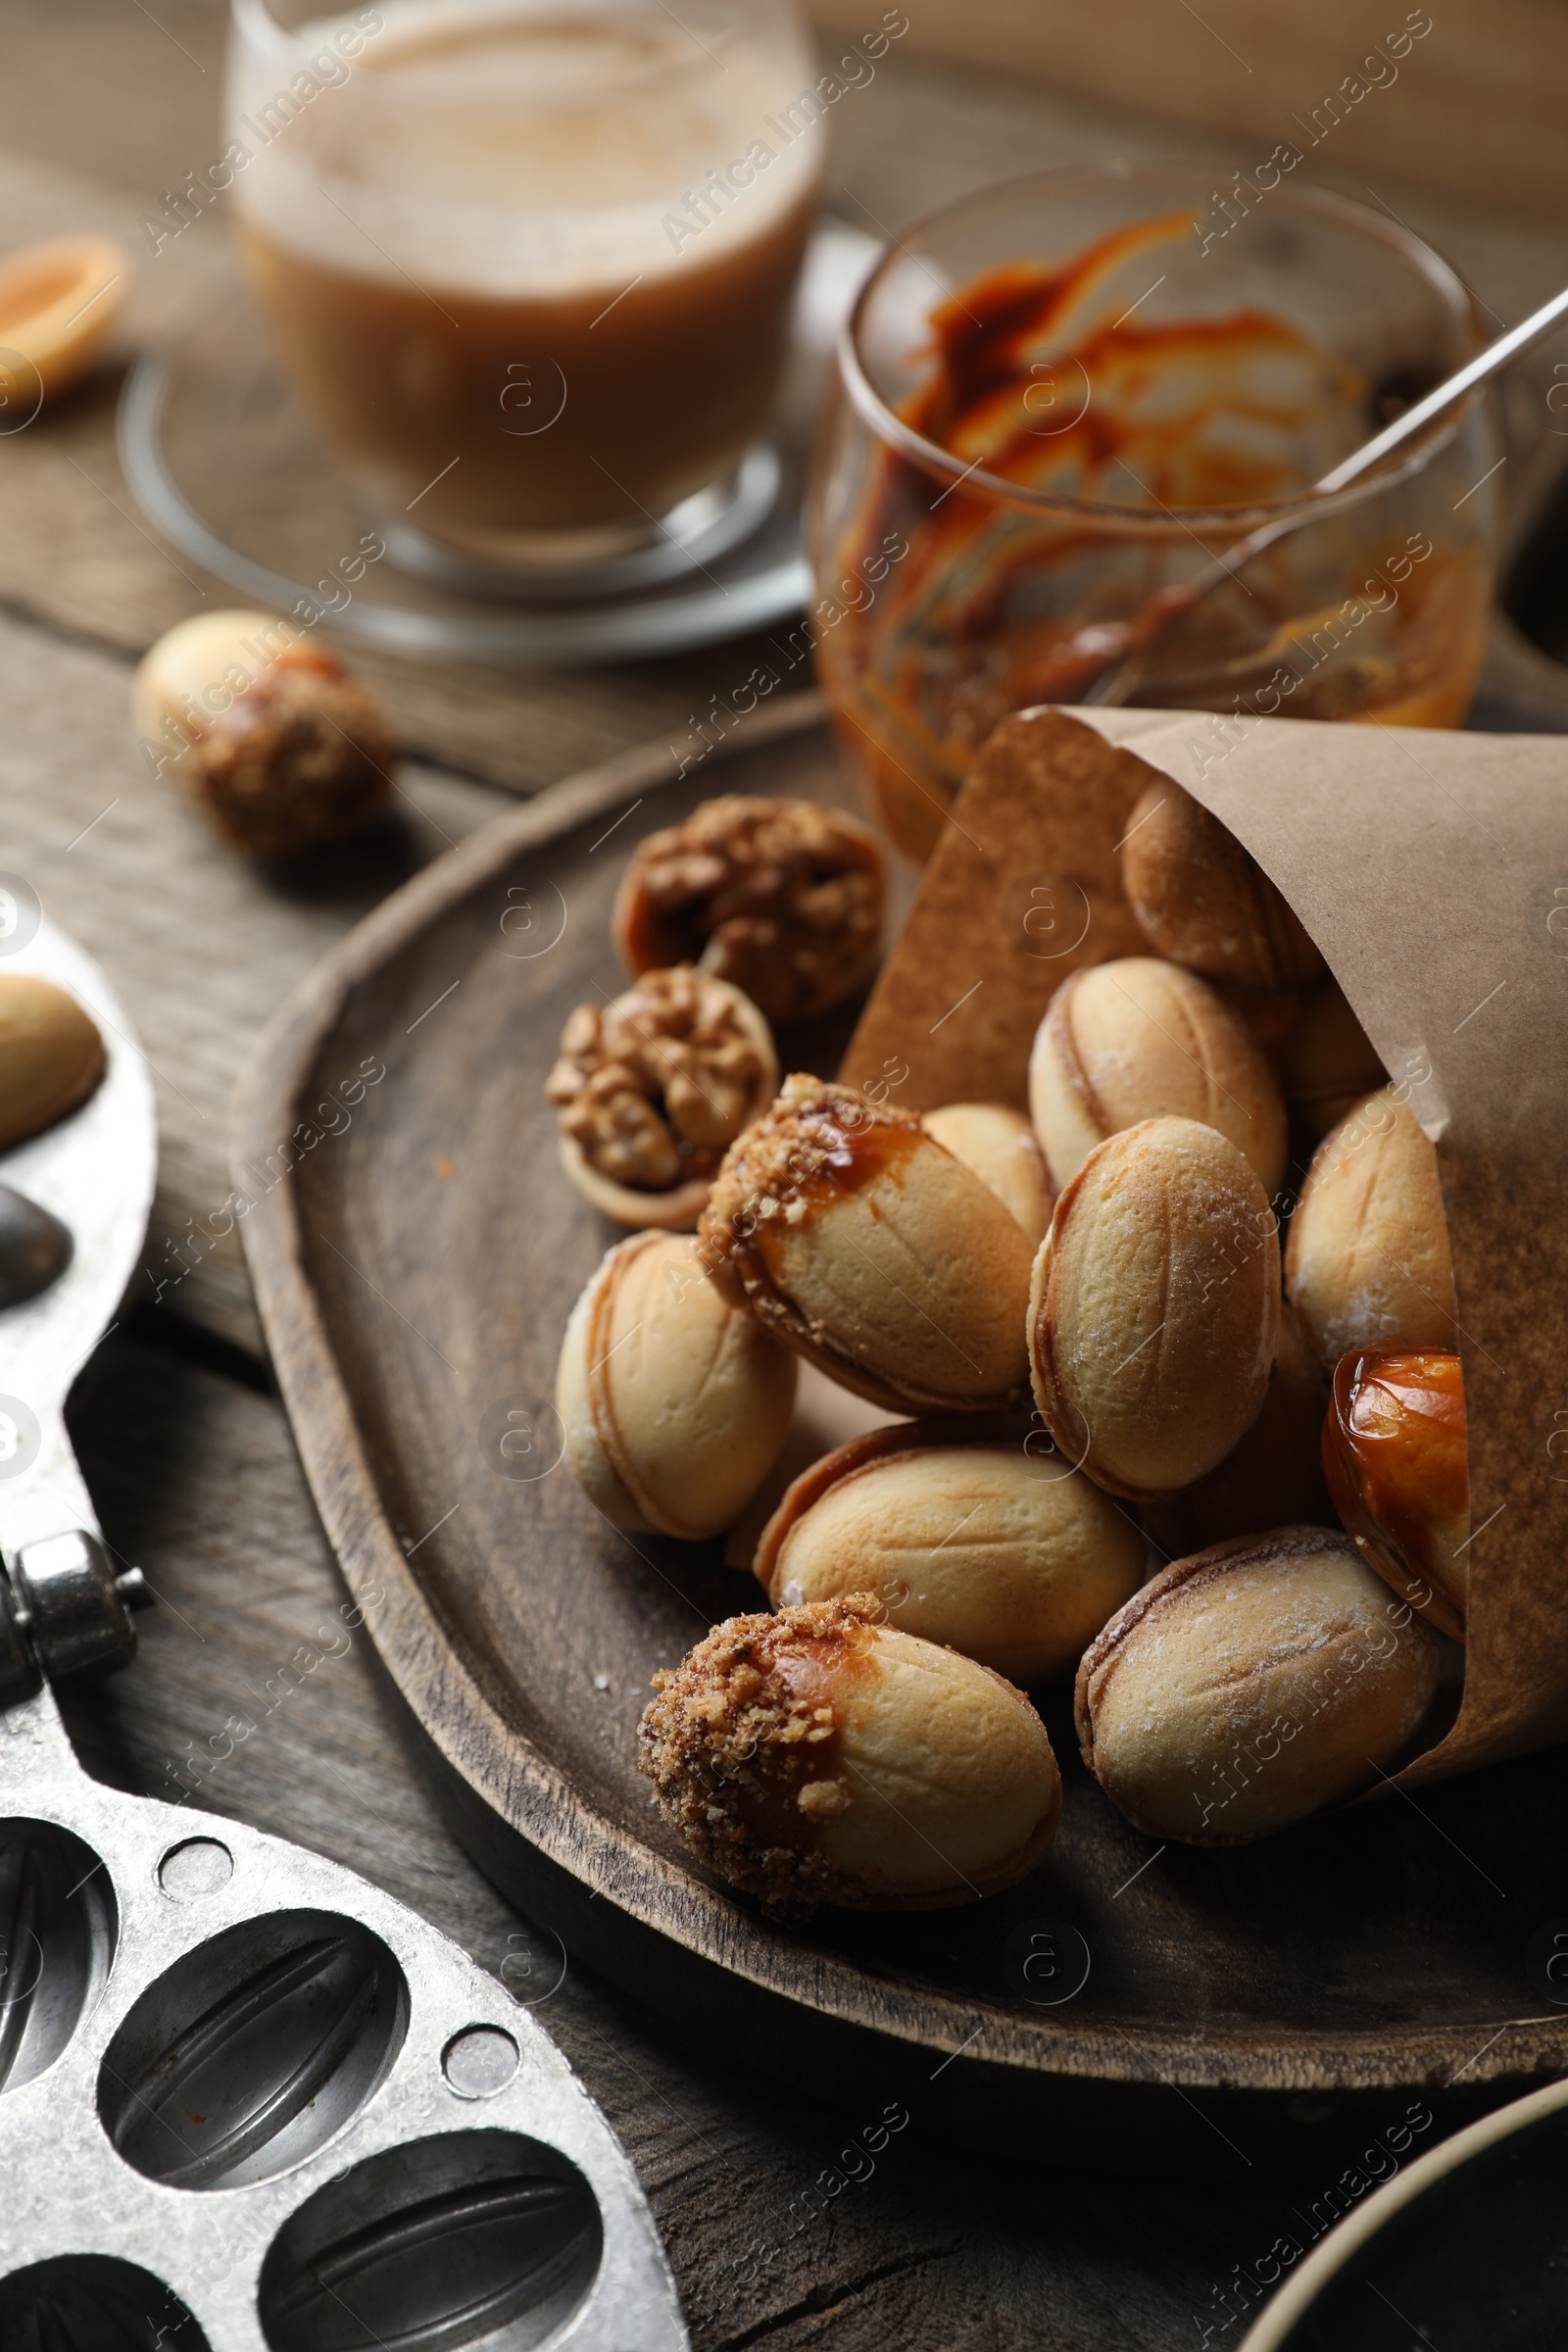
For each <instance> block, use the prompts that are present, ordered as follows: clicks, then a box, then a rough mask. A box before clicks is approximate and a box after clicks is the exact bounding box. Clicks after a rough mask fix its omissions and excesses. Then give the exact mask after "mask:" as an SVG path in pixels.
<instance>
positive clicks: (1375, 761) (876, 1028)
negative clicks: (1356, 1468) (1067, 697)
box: [844, 710, 1568, 1782]
mask: <svg viewBox="0 0 1568 2352" xmlns="http://www.w3.org/2000/svg"><path fill="white" fill-rule="evenodd" d="M1162 775H1163V776H1170V777H1174V778H1175V780H1176V781H1177V782H1178V783H1179V784H1181V785H1183V786H1184V787H1185V788H1186V790H1187V791H1189V792H1190V793H1192V794H1193V795H1194V797H1195V798H1196V799H1198V800H1200V801H1201V802H1202V803H1203V805H1204V806H1205V807H1206V808H1207V809H1210V810H1211V811H1212V812H1213V814H1214V815H1216V816H1217V817H1219V818H1220V819H1221V820H1222V821H1223V822H1224V823H1225V824H1226V825H1228V826H1229V827H1230V829H1231V831H1232V832H1233V833H1234V834H1235V835H1236V836H1237V838H1238V839H1239V840H1240V841H1241V842H1243V843H1244V844H1245V846H1246V847H1247V848H1248V849H1249V850H1250V852H1251V854H1252V856H1253V857H1254V858H1256V859H1257V862H1258V863H1259V865H1261V866H1262V868H1263V870H1264V871H1265V873H1267V874H1268V875H1269V877H1270V878H1271V879H1272V880H1273V881H1274V882H1275V883H1276V884H1277V885H1278V887H1279V888H1280V890H1281V891H1283V893H1284V894H1285V896H1286V898H1287V899H1288V900H1289V901H1290V903H1291V905H1292V906H1293V907H1295V909H1296V911H1297V913H1298V914H1299V916H1300V918H1301V921H1302V922H1303V923H1304V924H1305V926H1306V928H1307V930H1308V931H1309V932H1310V933H1311V935H1312V937H1313V939H1314V940H1315V941H1316V942H1317V945H1318V947H1319V949H1320V950H1321V951H1322V954H1323V956H1324V958H1325V959H1326V961H1327V963H1328V965H1329V968H1330V970H1331V971H1332V972H1333V974H1334V976H1335V978H1336V979H1337V980H1338V981H1339V983H1340V986H1341V987H1342V988H1343V989H1344V991H1345V994H1346V996H1347V997H1348V999H1349V1002H1350V1005H1351V1006H1352V1008H1353V1010H1354V1011H1355V1013H1356V1014H1357V1016H1358V1018H1359V1019H1360V1021H1361V1023H1362V1025H1363V1027H1364V1028H1365V1029H1366V1031H1367V1034H1368V1035H1369V1036H1370V1038H1371V1040H1372V1042H1373V1044H1374V1045H1375V1046H1376V1048H1377V1050H1378V1052H1379V1054H1381V1055H1382V1057H1383V1060H1384V1063H1385V1065H1386V1067H1387V1068H1388V1069H1389V1071H1390V1072H1391V1073H1392V1075H1393V1076H1394V1078H1395V1079H1396V1080H1397V1081H1400V1082H1402V1083H1403V1084H1404V1085H1406V1086H1407V1087H1408V1089H1409V1099H1410V1105H1411V1108H1412V1110H1413V1111H1414V1112H1415V1115H1416V1117H1417V1118H1418V1119H1419V1120H1420V1122H1421V1124H1422V1126H1423V1127H1424V1128H1425V1129H1426V1131H1427V1133H1428V1134H1429V1135H1430V1136H1431V1137H1432V1139H1433V1141H1434V1143H1435V1144H1436V1146H1437V1151H1438V1165H1439V1170H1440V1174H1441V1177H1442V1183H1443V1197H1444V1201H1445V1205H1446V1211H1447V1219H1448V1234H1449V1240H1450V1243H1451V1246H1452V1251H1453V1271H1454V1281H1455V1285H1456V1288H1457V1294H1458V1310H1459V1313H1458V1327H1457V1331H1456V1334H1455V1344H1456V1345H1457V1347H1458V1349H1459V1353H1460V1357H1461V1359H1462V1362H1463V1366H1464V1385H1465V1406H1466V1418H1467V1427H1468V1437H1469V1455H1470V1517H1471V1526H1472V1528H1473V1530H1474V1531H1475V1532H1474V1534H1473V1535H1472V1537H1471V1540H1470V1550H1469V1563H1470V1573H1469V1586H1470V1591H1469V1608H1468V1617H1469V1626H1468V1631H1469V1641H1468V1646H1467V1651H1466V1664H1465V1679H1464V1691H1463V1696H1462V1699H1461V1702H1460V1706H1459V1711H1458V1715H1457V1718H1456V1719H1455V1720H1454V1721H1453V1723H1452V1726H1451V1728H1450V1729H1449V1730H1448V1731H1447V1733H1446V1736H1445V1737H1444V1738H1442V1739H1441V1740H1438V1741H1437V1743H1436V1744H1435V1745H1433V1746H1431V1747H1429V1748H1428V1749H1427V1750H1426V1751H1425V1752H1424V1753H1423V1754H1421V1755H1419V1756H1418V1757H1417V1758H1416V1760H1415V1761H1414V1763H1412V1764H1410V1765H1409V1766H1408V1767H1407V1768H1406V1770H1405V1772H1404V1773H1403V1774H1402V1775H1401V1776H1400V1778H1401V1780H1403V1781H1405V1782H1417V1781H1422V1780H1431V1779H1437V1778H1440V1777H1443V1776H1445V1775H1446V1774H1449V1773H1454V1772H1459V1771H1462V1770H1465V1769H1467V1768H1468V1767H1470V1766H1472V1765H1476V1764H1481V1763H1490V1762H1493V1761H1495V1760H1496V1759H1498V1758H1501V1757H1503V1756H1508V1755H1516V1754H1519V1753H1521V1752H1523V1751H1525V1750H1528V1749H1530V1748H1534V1747H1542V1746H1544V1745H1546V1744H1547V1743H1548V1742H1549V1741H1551V1740H1558V1739H1562V1738H1564V1737H1568V742H1565V741H1564V740H1563V738H1561V737H1559V736H1526V735H1469V734H1441V733H1430V732H1427V731H1425V730H1419V729H1415V728H1397V727H1377V726H1368V727H1357V726H1341V727H1336V726H1325V725H1321V724H1317V725H1314V724H1312V723H1310V722H1306V721H1302V720H1295V719H1222V718H1218V717H1210V716H1206V715H1204V714H1202V713H1195V712H1192V711H1183V712H1179V713H1178V712H1169V711H1105V712H1094V711H1082V712H1078V713H1075V714H1069V713H1067V712H1066V711H1055V710H1049V711H1047V710H1042V711H1023V712H1020V713H1019V714H1018V715H1017V716H1016V717H1013V718H1009V719H1005V721H1004V722H1003V724H1002V725H1001V726H1000V727H999V728H998V729H997V731H996V733H995V734H994V735H993V736H992V738H991V740H990V742H989V743H988V744H987V745H986V747H985V749H984V750H983V751H982V753H981V754H980V757H979V759H978V760H976V762H975V765H974V767H973V768H972V769H971V770H970V773H969V776H968V779H967V781H966V782H965V784H964V787H963V790H962V792H961V793H960V795H959V797H958V800H957V804H956V808H955V809H954V811H953V816H952V820H951V822H950V823H949V825H948V827H947V830H946V831H945V833H944V835H943V838H942V841H941V843H940V845H939V847H938V849H937V852H936V855H935V856H934V858H932V861H931V864H930V867H929V868H928V870H927V873H926V877H925V881H924V883H923V885H922V888H921V890H920V894H919V896H918V898H917V899H916V901H915V903H914V906H913V908H912V909H911V911H910V914H909V917H908V920H907V924H906V926H905V929H904V932H903V934H902V936H901V938H900V940H899V944H898V946H897V948H896V949H895V951H894V953H893V955H892V956H890V957H889V959H888V962H887V964H886V966H885V967H884V970H883V973H882V976H881V978H880V980H879V982H878V984H877V987H876V990H875V992H874V994H873V995H872V997H871V1000H870V1002H869V1004H868V1005H867V1006H866V1009H865V1012H864V1015H863V1017H862V1019H861V1021H860V1025H859V1028H858V1031H857V1032H856V1036H855V1038H854V1040H853V1042H852V1045H851V1048H850V1052H849V1054H848V1056H847V1058H846V1061H845V1065H844V1066H845V1069H846V1071H847V1072H848V1071H853V1070H865V1069H877V1068H881V1067H882V1066H883V1065H884V1063H885V1061H887V1060H889V1059H890V1058H893V1057H897V1058H898V1059H901V1060H903V1061H905V1062H907V1064H908V1070H909V1075H908V1078H907V1081H906V1082H905V1083H904V1084H903V1085H902V1086H901V1088H900V1089H899V1091H898V1094H897V1095H896V1096H895V1097H894V1100H896V1101H897V1102H899V1103H901V1104H903V1105H904V1106H906V1107H907V1108H910V1109H920V1110H929V1109H934V1108H935V1107H936V1106H937V1105H938V1104H939V1103H953V1102H975V1101H978V1100H981V1099H992V1100H997V1101H1002V1102H1007V1103H1016V1104H1018V1105H1019V1106H1021V1107H1023V1106H1026V1102H1027V1088H1026V1071H1027V1063H1028V1055H1029V1047H1030V1044H1031V1041H1032V1039H1033V1036H1034V1032H1035V1029H1036V1026H1037V1025H1038V1023H1039V1021H1040V1018H1041V1016H1042V1014H1043V1013H1044V1011H1045V1009H1046V1005H1048V1003H1049V1002H1050V999H1051V997H1052V995H1053V993H1054V990H1055V989H1056V987H1057V986H1058V985H1059V984H1060V982H1061V981H1062V980H1063V979H1064V978H1065V977H1066V975H1067V974H1068V973H1069V972H1070V971H1073V970H1075V969H1076V968H1077V967H1078V966H1079V965H1081V964H1089V963H1100V962H1103V961H1104V960H1106V958H1108V957H1110V956H1128V955H1148V954H1150V953H1152V950H1151V949H1150V946H1149V942H1148V940H1147V938H1146V937H1145V935H1144V934H1143V932H1142V931H1141V930H1140V929H1139V927H1138V924H1137V923H1136V921H1135V919H1134V917H1133V915H1132V912H1131V910H1130V908H1129V907H1128V906H1127V904H1126V901H1125V900H1124V898H1123V896H1122V892H1121V884H1120V877H1119V871H1118V859H1117V856H1116V850H1117V845H1118V844H1119V843H1120V841H1121V839H1122V837H1123V835H1124V834H1125V832H1126V830H1127V825H1128V821H1129V815H1130V811H1131V809H1132V808H1133V805H1134V803H1135V802H1136V801H1137V800H1138V798H1139V796H1140V794H1141V793H1142V792H1143V791H1144V789H1145V787H1146V786H1147V785H1149V784H1150V783H1151V782H1152V781H1154V780H1156V779H1157V778H1158V777H1160V776H1162ZM1300 1174H1301V1172H1300V1171H1297V1172H1296V1174H1295V1179H1294V1180H1295V1182H1296V1183H1297V1184H1299V1182H1300Z"/></svg>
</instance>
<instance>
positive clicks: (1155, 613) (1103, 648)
mask: <svg viewBox="0 0 1568 2352" xmlns="http://www.w3.org/2000/svg"><path fill="white" fill-rule="evenodd" d="M1565 316H1568V287H1564V289H1563V291H1562V292H1561V293H1560V294H1554V295H1553V296H1552V298H1551V300H1550V301H1549V302H1544V303H1543V304H1542V306H1541V308H1540V310H1539V311H1532V312H1531V314H1530V316H1529V318H1528V319H1521V320H1520V322H1519V324H1518V325H1517V326H1511V327H1510V328H1509V329H1508V331H1507V333H1506V334H1504V335H1499V336H1498V337H1497V339H1496V341H1495V343H1489V344H1488V345H1487V348H1486V350H1485V351H1481V352H1478V353H1477V354H1476V356H1475V358H1474V359H1473V360H1467V361H1466V363H1465V365H1464V366H1463V367H1462V368H1458V369H1456V370H1455V372H1454V373H1453V374H1452V375H1450V376H1447V377H1446V378H1445V380H1444V381H1443V382H1442V383H1441V384H1439V385H1437V386H1436V388H1435V389H1434V390H1433V391H1431V392H1428V393H1426V394H1424V395H1423V397H1422V398H1421V399H1420V400H1418V401H1416V402H1415V403H1414V404H1413V405H1412V406H1411V407H1410V408H1408V409H1406V410H1405V412H1404V414H1403V416H1402V417H1396V418H1395V420H1394V422H1393V423H1392V424H1387V425H1385V426H1384V428H1383V430H1382V431H1381V432H1380V433H1374V434H1373V436H1372V438H1371V440H1370V441H1367V442H1364V443H1363V444H1362V446H1361V447H1360V448H1359V449H1357V450H1354V451H1352V452H1351V454H1350V456H1349V457H1348V458H1342V459H1341V461H1340V463H1339V465H1338V466H1333V467H1332V468H1331V469H1330V470H1329V472H1327V473H1326V474H1324V476H1323V478H1322V480H1321V481H1318V482H1315V483H1314V484H1313V485H1312V487H1313V490H1314V493H1315V494H1317V495H1318V496H1322V497H1326V496H1328V495H1329V494H1330V493H1331V492H1333V491H1335V490H1344V489H1346V488H1347V487H1348V485H1349V484H1350V483H1351V482H1356V481H1359V480H1360V479H1361V476H1362V475H1363V474H1365V473H1368V472H1370V471H1371V469H1372V467H1373V466H1376V465H1378V464H1379V463H1380V462H1381V461H1382V460H1383V459H1384V458H1386V457H1388V456H1389V455H1390V454H1391V453H1392V452H1393V451H1394V450H1397V449H1402V448H1403V447H1404V445H1405V443H1406V442H1408V441H1413V440H1414V439H1415V437H1416V435H1417V434H1418V433H1420V432H1421V431H1422V430H1423V429H1424V428H1425V427H1426V426H1427V425H1429V424H1430V423H1431V422H1432V419H1433V418H1434V417H1441V416H1442V415H1443V413H1444V411H1445V410H1446V409H1450V408H1452V407H1453V405H1454V403H1455V401H1458V400H1462V399H1463V397H1464V395H1465V394H1466V393H1467V392H1470V391H1473V390H1474V389H1475V387H1476V385H1477V384H1485V383H1490V382H1491V380H1492V378H1493V377H1494V376H1495V375H1497V374H1499V373H1500V372H1501V370H1502V369H1503V368H1506V367H1507V365H1508V363H1509V361H1510V360H1513V359H1516V358H1517V357H1518V355H1519V353H1520V352H1522V351H1528V350H1529V348H1530V346H1531V345H1532V344H1533V343H1538V342H1539V341H1540V340H1541V338H1542V336H1543V335H1544V334H1545V333H1546V331H1547V329H1548V328H1549V327H1552V326H1555V325H1556V323H1557V321H1558V319H1562V318H1564V317H1565ZM1313 519H1314V515H1313V513H1312V512H1311V511H1310V510H1308V511H1306V512H1303V513H1300V514H1294V515H1282V516H1280V517H1279V519H1278V520H1276V521H1273V522H1264V523H1260V524H1259V525H1258V527H1257V529H1256V530H1255V531H1250V532H1249V534H1248V536H1247V537H1246V538H1245V539H1243V540H1242V541H1241V542H1240V544H1239V545H1238V546H1236V547H1233V548H1231V549H1230V550H1229V552H1228V553H1227V554H1225V555H1223V556H1215V557H1214V558H1213V559H1212V561H1211V562H1210V563H1208V564H1205V565H1204V567H1203V569H1202V570H1201V572H1200V573H1199V574H1198V576H1197V578H1196V579H1193V580H1188V581H1186V582H1184V583H1183V584H1182V585H1181V586H1179V587H1170V588H1162V589H1161V590H1160V591H1159V593H1158V595H1157V596H1152V597H1151V598H1150V600H1149V602H1148V603H1147V604H1146V605H1145V606H1144V608H1143V610H1142V612H1140V613H1137V614H1135V616H1134V617H1133V619H1131V620H1128V621H1097V622H1093V623H1091V624H1090V625H1089V626H1088V627H1086V628H1082V629H1080V630H1078V632H1077V633H1076V635H1075V636H1074V637H1073V638H1072V639H1071V641H1070V643H1069V644H1068V646H1067V649H1066V651H1065V653H1064V655H1063V656H1062V658H1061V667H1062V668H1063V669H1064V670H1066V669H1069V668H1070V669H1071V670H1072V672H1073V673H1074V674H1073V680H1072V682H1073V684H1074V685H1076V687H1077V692H1076V693H1075V694H1074V695H1073V696H1072V698H1071V699H1072V700H1074V701H1075V702H1079V703H1098V704H1118V703H1122V702H1125V700H1126V698H1127V696H1128V695H1129V694H1130V693H1131V691H1132V689H1133V687H1134V685H1135V684H1136V683H1137V678H1138V674H1139V672H1140V670H1141V669H1142V668H1143V666H1144V664H1145V663H1146V662H1147V660H1148V657H1149V655H1150V654H1151V653H1152V651H1153V649H1154V648H1155V647H1156V646H1157V645H1158V643H1159V642H1160V640H1161V638H1162V637H1164V635H1165V634H1166V631H1167V630H1168V629H1169V628H1170V627H1171V625H1172V623H1173V622H1174V621H1175V620H1176V619H1177V618H1178V617H1180V616H1182V615H1185V614H1187V613H1191V612H1192V610H1193V608H1194V606H1195V605H1198V604H1201V602H1202V600H1203V598H1204V597H1205V596H1207V595H1208V594H1209V592H1210V591H1211V590H1212V589H1215V588H1218V587H1220V586H1222V585H1223V584H1224V582H1225V581H1227V580H1230V579H1233V578H1234V577H1235V575H1236V573H1237V572H1238V571H1240V570H1241V568H1242V566H1243V565H1244V564H1250V562H1251V560H1252V558H1253V557H1254V556H1258V555H1261V554H1262V553H1263V550H1264V549H1265V548H1269V547H1273V546H1274V545H1275V543H1276V541H1278V540H1280V539H1284V538H1286V537H1288V536H1289V534H1290V533H1291V532H1292V531H1297V530H1299V529H1300V528H1301V526H1302V524H1303V523H1306V522H1310V521H1312V520H1313ZM1062 699H1066V698H1065V697H1064V698H1062Z"/></svg>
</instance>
